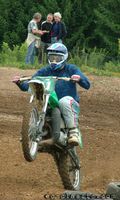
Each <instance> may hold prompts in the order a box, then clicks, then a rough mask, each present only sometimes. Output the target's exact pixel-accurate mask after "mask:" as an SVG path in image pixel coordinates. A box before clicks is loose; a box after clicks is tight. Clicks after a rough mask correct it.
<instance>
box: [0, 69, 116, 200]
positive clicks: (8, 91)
mask: <svg viewBox="0 0 120 200" xmlns="http://www.w3.org/2000/svg"><path fill="white" fill-rule="evenodd" d="M16 74H26V75H30V74H33V71H30V70H28V71H25V72H24V71H21V70H17V69H7V68H6V69H5V68H0V200H13V199H16V200H28V199H29V200H39V199H44V198H43V195H44V194H46V193H47V192H49V193H51V194H52V193H53V194H58V193H62V192H63V191H64V188H63V185H62V183H61V180H60V177H59V174H58V172H57V168H56V166H55V163H54V161H53V159H52V157H51V156H50V155H47V154H41V155H39V156H38V157H37V159H36V161H34V162H33V163H27V162H26V161H25V160H24V158H23V154H22V150H21V145H20V142H19V137H20V130H21V124H22V113H23V112H24V106H25V104H24V101H25V98H26V94H25V93H23V92H21V91H20V90H19V89H18V88H17V87H16V86H15V85H14V84H12V83H11V81H10V80H11V79H12V77H13V76H14V75H16ZM89 78H90V80H91V83H92V87H91V90H89V91H85V90H83V89H80V92H81V117H80V126H81V131H82V135H83V141H84V148H83V149H82V150H79V155H80V158H81V165H82V187H81V190H82V191H89V192H94V193H103V192H104V191H105V189H106V186H107V184H108V183H109V182H110V181H114V180H116V181H119V180H120V79H118V78H106V77H95V76H89Z"/></svg>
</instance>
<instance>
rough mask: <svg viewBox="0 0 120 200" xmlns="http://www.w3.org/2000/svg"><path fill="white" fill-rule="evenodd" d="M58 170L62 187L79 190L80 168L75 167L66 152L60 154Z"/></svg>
mask: <svg viewBox="0 0 120 200" xmlns="http://www.w3.org/2000/svg"><path fill="white" fill-rule="evenodd" d="M58 171H59V174H60V176H61V179H62V182H63V185H64V188H65V189H67V190H74V191H78V190H80V169H77V168H76V166H75V164H74V162H73V160H72V158H71V157H70V155H69V154H68V153H62V154H61V155H60V160H59V165H58Z"/></svg>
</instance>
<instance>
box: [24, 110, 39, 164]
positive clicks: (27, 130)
mask: <svg viewBox="0 0 120 200" xmlns="http://www.w3.org/2000/svg"><path fill="white" fill-rule="evenodd" d="M38 120H39V116H38V111H37V109H36V108H32V109H31V108H30V107H29V108H27V110H26V111H25V113H24V116H23V124H22V131H21V134H22V141H21V142H22V150H23V154H24V158H25V159H26V161H28V162H31V161H34V160H35V158H36V155H37V152H38V143H37V142H36V131H37V128H36V126H37V122H38Z"/></svg>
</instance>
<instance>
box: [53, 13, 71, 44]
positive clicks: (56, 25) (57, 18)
mask: <svg viewBox="0 0 120 200" xmlns="http://www.w3.org/2000/svg"><path fill="white" fill-rule="evenodd" d="M61 18H62V16H61V14H60V13H59V12H56V13H54V22H53V25H52V29H51V42H52V44H53V43H55V42H59V43H62V42H63V39H64V38H65V36H66V35H67V30H66V26H65V24H64V22H62V21H61Z"/></svg>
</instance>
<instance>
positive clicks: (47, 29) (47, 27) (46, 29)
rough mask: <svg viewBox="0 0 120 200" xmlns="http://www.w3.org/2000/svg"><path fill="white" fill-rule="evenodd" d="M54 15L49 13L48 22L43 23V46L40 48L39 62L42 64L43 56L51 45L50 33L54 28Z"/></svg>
mask: <svg viewBox="0 0 120 200" xmlns="http://www.w3.org/2000/svg"><path fill="white" fill-rule="evenodd" d="M52 21H53V14H52V13H49V14H48V15H47V19H46V21H44V22H42V24H41V30H42V31H44V35H41V45H40V48H39V55H38V60H39V63H42V57H43V54H44V53H46V49H47V48H48V47H49V46H50V45H51V35H50V31H51V28H52V24H53V23H52Z"/></svg>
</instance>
